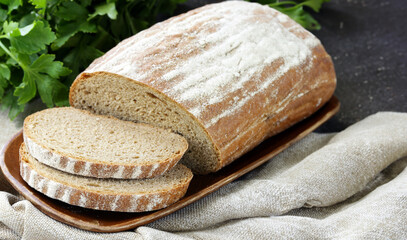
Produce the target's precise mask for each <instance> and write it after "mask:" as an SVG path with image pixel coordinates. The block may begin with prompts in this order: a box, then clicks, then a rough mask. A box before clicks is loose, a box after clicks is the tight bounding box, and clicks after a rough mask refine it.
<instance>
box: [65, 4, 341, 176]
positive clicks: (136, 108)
mask: <svg viewBox="0 0 407 240" xmlns="http://www.w3.org/2000/svg"><path fill="white" fill-rule="evenodd" d="M335 86H336V77H335V72H334V67H333V64H332V60H331V58H330V56H329V55H328V54H327V53H326V51H325V49H324V48H323V46H322V45H321V43H320V41H319V40H318V39H317V38H316V37H315V36H313V35H312V34H311V33H310V32H308V31H306V30H305V29H304V28H302V27H301V26H300V25H299V24H297V23H295V22H294V21H292V20H291V19H290V18H289V17H288V16H286V15H284V14H282V13H280V12H278V11H276V10H273V9H271V8H270V7H268V6H262V5H260V4H257V3H248V2H243V1H236V2H234V1H226V2H222V3H218V4H212V5H207V6H204V7H201V8H198V9H195V10H192V11H190V12H188V13H185V14H182V15H179V16H176V17H173V18H170V19H168V20H166V21H164V22H161V23H158V24H156V25H154V26H152V27H151V28H149V29H147V30H145V31H142V32H140V33H138V34H136V35H135V36H132V37H130V38H128V39H126V40H124V41H122V42H121V43H119V44H118V45H117V46H116V47H114V48H113V49H111V50H110V51H109V52H107V53H106V54H105V55H104V56H102V57H100V58H98V59H96V60H95V61H94V62H93V63H92V64H91V65H90V66H89V67H88V68H87V69H86V70H85V71H84V72H83V73H82V74H80V75H79V76H78V77H77V78H76V80H75V82H74V83H73V85H72V86H71V89H70V104H71V106H73V107H76V108H81V109H86V110H90V111H92V112H95V113H98V114H107V115H113V116H115V117H118V118H120V119H125V120H131V121H135V122H143V123H149V124H153V125H156V126H160V127H164V128H170V129H172V130H173V131H175V132H178V133H180V134H181V135H183V136H184V137H185V138H186V139H187V140H188V143H189V150H188V151H187V152H186V154H185V156H184V157H183V159H182V162H183V163H184V164H185V165H187V166H188V167H190V168H192V170H193V171H194V172H197V173H208V172H213V171H217V170H219V169H220V168H222V167H223V166H225V165H227V164H229V163H230V162H232V161H233V160H234V159H236V158H238V157H240V156H241V155H243V154H244V153H246V152H248V151H249V150H251V149H253V148H254V147H255V146H257V145H258V144H259V143H260V142H262V141H263V140H264V139H266V138H268V137H270V136H272V135H275V134H277V133H279V132H281V131H283V130H285V129H287V128H288V127H290V126H291V125H293V124H295V123H297V122H298V121H300V120H302V119H304V118H306V117H308V116H310V115H311V114H312V113H314V112H315V111H316V110H318V109H319V108H320V107H321V106H323V105H324V103H325V102H327V101H328V100H329V99H330V98H331V96H332V95H333V92H334V89H335Z"/></svg>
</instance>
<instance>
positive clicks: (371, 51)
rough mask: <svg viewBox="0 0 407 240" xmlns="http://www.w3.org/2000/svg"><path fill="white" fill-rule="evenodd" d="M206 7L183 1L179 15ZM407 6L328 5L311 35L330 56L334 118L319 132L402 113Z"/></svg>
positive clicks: (366, 0) (406, 88)
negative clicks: (384, 113)
mask: <svg viewBox="0 0 407 240" xmlns="http://www.w3.org/2000/svg"><path fill="white" fill-rule="evenodd" d="M209 2H219V1H208V0H207V1H203V0H201V1H199V0H196V1H193V0H190V1H187V2H186V3H185V4H183V5H182V6H181V7H180V8H179V9H178V11H179V12H183V11H186V10H189V9H192V8H195V7H197V6H201V5H204V4H206V3H209ZM406 14H407V1H404V0H331V2H328V3H325V4H324V5H323V8H322V9H321V11H320V13H318V14H315V15H314V16H315V18H316V19H317V20H318V21H319V22H320V24H321V25H322V29H321V30H319V31H313V34H314V35H316V36H317V37H318V38H319V39H320V40H321V42H322V44H323V45H324V46H325V48H326V50H327V52H328V53H329V54H330V55H331V56H332V59H333V61H334V64H335V69H336V75H337V89H336V91H335V95H336V96H337V97H338V98H339V100H340V101H341V109H340V111H339V113H338V114H337V115H336V116H334V117H333V118H332V119H331V120H329V121H328V122H327V123H325V124H324V125H323V126H322V127H320V128H319V129H318V131H319V132H333V131H335V132H336V131H340V130H343V129H344V128H346V127H347V126H349V125H351V124H353V123H355V122H357V121H359V120H361V119H363V118H365V117H366V116H368V115H371V114H373V113H376V112H379V111H399V112H407V70H406V63H407V17H406V16H405V15H406Z"/></svg>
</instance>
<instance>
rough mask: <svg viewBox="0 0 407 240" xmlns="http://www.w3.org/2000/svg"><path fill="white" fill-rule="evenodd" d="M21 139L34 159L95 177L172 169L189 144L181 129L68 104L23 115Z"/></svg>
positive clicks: (136, 176)
mask: <svg viewBox="0 0 407 240" xmlns="http://www.w3.org/2000/svg"><path fill="white" fill-rule="evenodd" d="M23 135H24V142H25V143H26V145H27V149H28V151H29V153H30V154H31V155H32V156H33V157H35V158H36V159H38V161H40V162H42V163H44V164H47V165H49V166H52V167H54V168H57V169H59V170H62V171H64V172H68V173H73V174H78V175H82V176H91V177H98V178H124V179H140V178H151V177H154V176H157V175H161V174H163V173H165V172H166V171H167V170H169V169H171V168H172V167H173V166H174V165H175V164H176V163H177V162H178V161H179V160H180V159H181V157H182V155H183V154H184V153H185V151H186V150H187V148H188V143H187V141H186V140H185V138H183V137H182V136H180V135H179V134H175V133H172V132H170V131H168V130H165V129H162V128H158V127H154V126H150V125H147V124H142V123H134V122H129V121H123V120H119V119H116V118H113V117H107V116H98V115H95V114H92V113H90V112H88V111H83V110H80V109H76V108H72V107H64V108H52V109H46V110H43V111H40V112H37V113H34V114H32V115H30V116H28V117H27V118H26V119H25V120H24V129H23Z"/></svg>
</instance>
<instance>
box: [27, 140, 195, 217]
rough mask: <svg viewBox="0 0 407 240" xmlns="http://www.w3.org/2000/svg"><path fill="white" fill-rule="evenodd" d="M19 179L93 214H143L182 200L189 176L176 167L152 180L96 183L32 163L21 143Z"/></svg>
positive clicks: (190, 175) (186, 172)
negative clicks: (102, 212) (96, 211)
mask: <svg viewBox="0 0 407 240" xmlns="http://www.w3.org/2000/svg"><path fill="white" fill-rule="evenodd" d="M20 174H21V177H22V178H23V179H24V181H26V182H27V183H28V185H30V186H31V187H32V188H34V189H36V190H37V191H39V192H41V193H43V194H45V195H47V196H48V197H51V198H54V199H58V200H60V201H63V202H65V203H68V204H71V205H76V206H80V207H84V208H91V209H96V210H107V211H118V212H143V211H152V210H157V209H161V208H164V207H167V206H169V205H171V204H173V203H174V202H176V201H178V200H179V199H180V198H181V197H183V196H184V195H185V193H186V191H187V188H188V186H189V183H190V181H191V179H192V172H191V170H189V169H188V168H187V167H185V166H184V165H182V164H177V165H176V166H175V167H174V168H172V169H171V170H169V171H168V172H167V173H165V174H163V175H161V176H158V177H155V178H151V179H141V180H139V179H98V178H91V177H83V176H78V175H73V174H69V173H65V172H62V171H59V170H57V169H55V168H52V167H49V166H47V165H45V164H42V163H40V162H38V161H37V160H35V159H34V158H33V157H32V156H31V155H30V154H29V153H28V152H27V149H26V147H25V144H24V143H23V144H22V145H21V147H20Z"/></svg>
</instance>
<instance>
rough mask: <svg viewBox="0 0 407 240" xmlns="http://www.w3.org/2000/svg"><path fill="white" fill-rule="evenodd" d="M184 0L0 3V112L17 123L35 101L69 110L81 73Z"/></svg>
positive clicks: (22, 0)
mask: <svg viewBox="0 0 407 240" xmlns="http://www.w3.org/2000/svg"><path fill="white" fill-rule="evenodd" d="M184 1H185V0H106V1H100V0H99V1H97V0H82V1H78V0H75V1H74V0H29V1H26V0H0V23H1V24H0V101H1V108H2V110H3V111H4V110H7V109H8V111H9V117H10V119H14V118H15V117H16V116H17V115H18V114H19V113H21V112H22V111H23V110H24V107H25V105H26V103H28V102H29V101H31V100H32V99H33V98H35V97H36V96H39V97H40V98H41V100H42V101H43V102H44V103H45V104H46V106H47V107H53V106H64V105H68V91H69V86H70V85H71V83H72V81H73V80H74V78H75V76H76V75H78V73H80V72H81V71H83V70H84V68H86V67H87V66H88V65H89V64H90V63H91V62H92V61H93V60H94V59H95V58H97V57H100V56H101V55H102V54H103V53H104V52H105V51H107V50H109V49H110V48H112V47H113V46H115V45H116V44H117V43H118V42H120V41H121V40H123V39H124V38H127V37H129V36H131V35H134V34H136V33H137V32H139V31H141V30H143V29H145V28H147V27H149V26H151V25H152V24H154V23H155V21H156V19H157V16H158V14H167V15H171V14H172V12H173V10H174V9H175V7H176V4H178V3H181V2H184Z"/></svg>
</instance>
